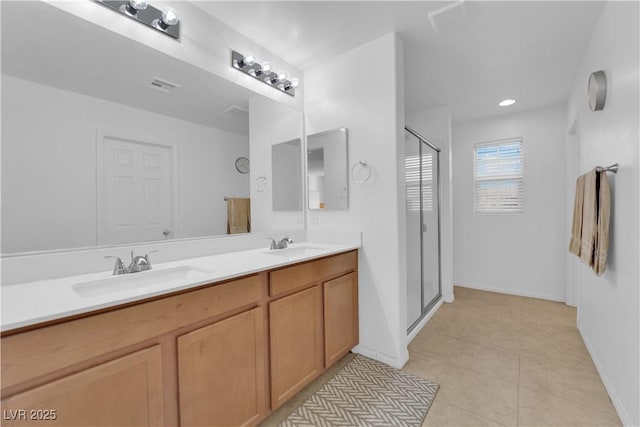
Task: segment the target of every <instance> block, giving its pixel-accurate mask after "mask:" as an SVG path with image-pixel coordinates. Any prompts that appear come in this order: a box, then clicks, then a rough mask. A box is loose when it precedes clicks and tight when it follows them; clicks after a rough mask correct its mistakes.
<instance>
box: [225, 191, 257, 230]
mask: <svg viewBox="0 0 640 427" xmlns="http://www.w3.org/2000/svg"><path fill="white" fill-rule="evenodd" d="M250 232H251V201H250V199H248V198H241V197H229V198H228V199H227V234H238V233H250Z"/></svg>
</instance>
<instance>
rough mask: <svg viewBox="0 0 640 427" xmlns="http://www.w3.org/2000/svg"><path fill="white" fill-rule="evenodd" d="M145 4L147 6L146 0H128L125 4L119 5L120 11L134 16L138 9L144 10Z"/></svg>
mask: <svg viewBox="0 0 640 427" xmlns="http://www.w3.org/2000/svg"><path fill="white" fill-rule="evenodd" d="M147 6H149V1H148V0H129V1H128V2H127V3H126V4H124V5H122V6H120V11H122V12H125V13H126V14H127V15H129V16H136V15H137V14H138V11H139V10H145V9H146V8H147Z"/></svg>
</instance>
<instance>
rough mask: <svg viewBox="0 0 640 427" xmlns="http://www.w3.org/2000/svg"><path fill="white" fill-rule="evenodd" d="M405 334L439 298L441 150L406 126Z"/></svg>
mask: <svg viewBox="0 0 640 427" xmlns="http://www.w3.org/2000/svg"><path fill="white" fill-rule="evenodd" d="M404 141H405V159H404V168H405V188H406V216H407V331H408V332H410V331H411V330H412V329H413V328H414V327H415V326H416V325H417V324H418V323H420V320H422V318H423V317H424V316H425V315H426V314H427V313H428V312H429V310H430V309H431V308H432V307H433V305H434V304H435V303H436V302H438V300H439V299H440V298H441V297H442V285H441V279H440V148H438V147H437V146H436V145H434V144H433V143H431V142H429V141H428V140H427V139H426V138H424V137H423V136H421V135H420V134H419V133H417V132H416V131H414V130H413V129H411V128H409V127H405V138H404Z"/></svg>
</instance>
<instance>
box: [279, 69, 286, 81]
mask: <svg viewBox="0 0 640 427" xmlns="http://www.w3.org/2000/svg"><path fill="white" fill-rule="evenodd" d="M285 80H287V74H286V73H283V72H282V71H281V72H279V73H278V81H279V82H283V81H285Z"/></svg>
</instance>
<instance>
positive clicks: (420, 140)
mask: <svg viewBox="0 0 640 427" xmlns="http://www.w3.org/2000/svg"><path fill="white" fill-rule="evenodd" d="M404 130H405V131H407V132H409V133H410V134H411V135H413V136H415V137H416V138H418V143H419V151H418V156H419V158H420V309H421V311H420V316H418V318H417V319H416V320H415V321H414V322H413V323H412V324H411V326H409V328H407V334H410V333H411V331H412V330H413V329H414V328H415V327H416V326H418V324H419V323H420V322H421V321H422V319H424V317H425V316H426V315H427V314H428V313H429V311H431V309H432V308H433V307H434V306H435V305H436V304H437V303H438V301H440V299H442V232H441V218H440V216H441V213H442V208H441V207H440V201H441V192H442V184H441V182H440V152H441V151H442V150H441V148H440V147H438V146H437V145H435V144H434V143H432V142H431V141H429V140H428V139H427V138H425V137H424V136H422V135H420V134H419V133H418V132H416V131H415V130H413V129H412V128H410V127H409V126H405V127H404ZM423 143H424V144H425V145H427V146H428V147H430V148H432V149H433V150H434V151H435V152H436V169H437V171H438V174H437V177H436V178H437V180H438V186H437V187H438V188H437V200H438V293H437V295H436V296H435V297H433V299H431V301H429V303H428V304H427V305H424V256H423V255H422V251H423V248H424V232H423V231H422V230H423V229H424V213H423V207H422V196H423V191H422V144H423ZM407 285H408V284H407Z"/></svg>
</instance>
